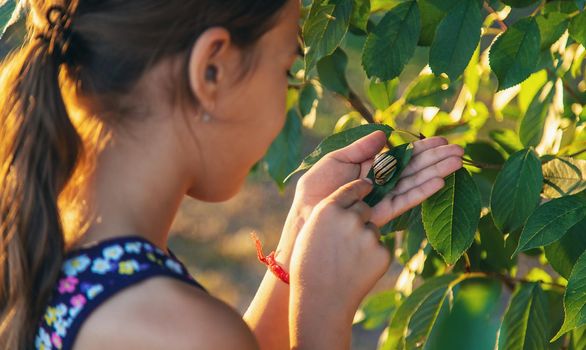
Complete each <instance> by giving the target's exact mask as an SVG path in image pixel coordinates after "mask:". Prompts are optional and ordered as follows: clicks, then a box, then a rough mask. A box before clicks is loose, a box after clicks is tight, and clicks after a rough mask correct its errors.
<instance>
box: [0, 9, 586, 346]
mask: <svg viewBox="0 0 586 350" xmlns="http://www.w3.org/2000/svg"><path fill="white" fill-rule="evenodd" d="M23 3H24V2H23ZM302 3H303V11H302V18H301V21H302V36H303V39H304V44H305V50H304V52H305V55H304V57H303V58H301V59H300V60H299V62H298V63H297V64H296V65H295V68H294V69H293V75H294V78H291V80H290V90H289V93H288V116H287V123H286V124H285V127H284V129H283V131H282V133H281V135H280V136H279V137H278V138H277V139H276V140H275V142H274V144H273V145H272V146H271V148H270V150H269V152H268V153H267V155H266V157H265V158H264V159H263V161H262V162H261V164H262V165H264V168H265V169H266V170H267V173H268V174H269V175H270V176H272V178H273V179H274V180H275V182H276V183H277V184H278V185H279V187H280V188H283V187H284V186H286V183H287V181H288V179H289V178H290V177H291V176H292V175H294V174H296V173H297V172H300V171H303V170H307V169H309V168H310V167H311V166H312V165H313V164H315V162H317V161H318V160H319V159H320V158H321V157H322V156H323V155H325V154H327V153H328V152H331V151H334V150H336V149H339V148H341V147H344V146H346V145H348V144H350V143H351V142H353V141H355V140H356V139H358V138H360V137H362V136H364V135H366V134H368V133H370V132H372V131H373V130H383V131H385V132H386V134H387V136H388V137H389V146H390V147H391V149H392V152H394V153H393V154H394V155H397V157H398V158H399V160H400V161H405V162H408V160H409V157H410V154H411V153H410V146H409V143H412V142H413V141H415V140H416V139H418V138H423V137H430V136H434V135H440V136H444V137H446V138H448V139H449V140H450V142H452V143H456V144H460V145H462V146H463V147H464V148H465V150H466V155H465V157H464V162H465V169H462V170H460V171H458V172H457V173H456V174H453V175H451V176H450V177H449V178H447V179H446V186H445V187H444V189H442V190H441V191H440V192H438V193H437V194H436V195H434V196H433V197H431V198H430V199H429V200H427V201H426V202H424V203H423V204H422V205H421V206H420V207H417V208H414V209H413V210H411V211H409V212H407V213H405V214H403V215H402V216H401V217H399V218H397V219H395V220H393V221H391V222H390V223H388V224H387V225H385V227H383V228H382V232H383V233H384V234H385V242H387V243H392V244H393V245H392V246H391V249H393V251H394V253H395V254H394V255H395V256H396V257H397V263H400V264H401V265H402V266H403V272H402V274H401V277H400V278H399V281H398V282H397V285H396V286H395V288H394V289H393V290H389V291H386V292H383V293H380V294H377V295H375V296H373V297H371V298H370V299H367V300H366V301H365V303H364V305H363V307H362V309H361V317H359V318H357V322H360V323H362V324H363V325H364V326H365V327H366V328H369V329H373V328H377V327H380V326H381V325H386V328H385V329H384V331H383V333H382V335H381V340H380V344H379V348H380V349H495V348H497V349H506V350H508V349H515V350H517V349H526V350H530V349H584V348H586V307H585V306H586V299H585V298H584V295H586V277H585V276H586V191H585V189H586V152H585V149H586V132H585V128H586V81H585V79H584V76H585V73H586V62H585V58H586V48H585V45H586V12H585V11H584V5H585V1H584V0H564V1H560V0H553V1H550V0H486V1H481V0H314V1H313V2H312V1H311V0H304V1H303V2H302ZM22 10H23V8H21V7H20V6H16V2H15V1H13V0H7V1H4V2H2V3H1V4H0V20H1V21H2V23H3V26H4V30H3V36H2V39H1V40H0V54H1V55H2V56H6V55H7V54H8V53H9V52H10V51H11V50H13V49H14V48H15V47H18V46H19V45H20V44H21V43H22V41H23V40H27V39H26V38H25V36H24V32H25V31H24V30H23V28H25V25H24V21H23V19H22V18H23V17H22V16H19V15H18V11H20V12H22ZM14 11H16V14H13V12H14ZM24 11H26V7H24ZM333 104H337V105H338V107H337V109H335V108H332V107H331V105H333ZM332 110H336V111H338V112H335V113H337V117H338V118H339V120H338V122H337V123H336V126H335V128H333V130H334V132H332V131H331V130H328V133H329V134H331V133H334V135H332V136H329V137H327V138H325V140H324V141H323V142H322V143H321V144H320V145H319V146H318V147H317V148H316V149H315V150H314V151H313V152H312V153H310V154H309V155H308V156H307V157H305V159H303V160H302V158H303V156H302V152H303V151H302V149H303V148H302V145H303V143H302V142H301V140H302V138H303V137H305V136H304V135H305V134H306V133H310V134H311V133H314V134H318V135H321V136H328V135H324V133H323V130H322V131H319V130H317V129H318V125H319V124H320V118H325V117H326V116H327V115H328V114H332V112H331V111H332ZM340 110H345V111H346V112H345V113H340V112H339V111H340ZM400 164H401V166H404V164H403V163H400ZM371 175H372V174H371ZM394 182H396V181H394ZM392 186H394V183H393V184H391V185H389V186H386V187H377V188H376V190H377V191H378V192H377V193H373V194H372V196H371V197H372V198H374V197H376V198H374V199H373V201H372V203H371V204H373V203H375V202H377V201H378V200H380V199H381V197H382V196H381V194H384V193H387V192H388V191H390V189H391V188H392ZM527 261H535V263H534V264H533V265H537V266H539V267H538V268H534V269H532V270H530V271H524V270H523V269H522V268H519V267H520V263H521V262H527ZM521 271H522V272H521ZM415 282H417V283H415ZM414 285H418V287H417V288H415V289H414V290H413V287H414ZM506 291H508V292H506ZM501 305H508V306H507V307H506V309H503V308H502V307H501Z"/></svg>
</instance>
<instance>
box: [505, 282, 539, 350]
mask: <svg viewBox="0 0 586 350" xmlns="http://www.w3.org/2000/svg"><path fill="white" fill-rule="evenodd" d="M547 311H548V300H547V296H546V295H545V293H544V292H543V290H542V289H541V286H540V285H539V283H522V284H520V286H519V288H517V290H516V291H515V293H514V294H513V297H512V298H511V302H510V304H509V307H508V308H507V311H506V313H505V317H504V319H503V323H502V325H501V329H500V335H499V347H498V348H499V350H546V349H548V345H549V344H548V339H547V336H548V331H549V327H548V321H549V320H548V312H547Z"/></svg>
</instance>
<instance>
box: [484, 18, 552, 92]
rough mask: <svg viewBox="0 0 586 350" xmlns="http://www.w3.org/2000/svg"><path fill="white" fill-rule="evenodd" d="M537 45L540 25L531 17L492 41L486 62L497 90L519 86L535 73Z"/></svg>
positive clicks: (537, 55) (522, 20) (537, 58)
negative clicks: (496, 81) (493, 76)
mask: <svg viewBox="0 0 586 350" xmlns="http://www.w3.org/2000/svg"><path fill="white" fill-rule="evenodd" d="M540 45H541V36H540V34H539V26H538V25H537V22H536V21H535V19H534V18H533V17H530V18H523V19H521V20H519V21H518V22H517V23H515V24H514V25H512V26H511V27H509V28H508V29H507V31H506V32H505V33H504V34H502V35H500V36H499V37H498V38H497V39H496V40H495V42H494V43H493V44H492V47H491V48H490V53H489V60H490V68H491V69H492V71H493V72H494V73H495V74H496V76H497V78H498V81H499V87H498V90H503V89H507V88H510V87H511V86H514V85H517V84H519V83H521V82H522V81H523V80H525V79H527V78H528V77H529V76H530V75H531V73H533V72H534V71H535V68H536V67H537V63H538V60H539V51H540Z"/></svg>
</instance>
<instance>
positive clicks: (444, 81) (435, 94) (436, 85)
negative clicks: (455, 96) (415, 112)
mask: <svg viewBox="0 0 586 350" xmlns="http://www.w3.org/2000/svg"><path fill="white" fill-rule="evenodd" d="M452 92H453V89H452V88H451V87H450V79H448V78H447V77H445V76H439V77H437V76H435V75H433V74H426V75H421V76H419V77H418V78H417V80H416V81H415V82H414V84H412V85H411V86H410V87H408V88H407V91H406V92H405V100H406V102H407V103H408V104H411V105H415V106H422V107H433V106H439V105H441V104H442V103H443V102H444V101H445V100H446V99H447V98H448V97H449V96H450V95H451V94H452Z"/></svg>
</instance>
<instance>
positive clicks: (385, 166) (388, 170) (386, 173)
mask: <svg viewBox="0 0 586 350" xmlns="http://www.w3.org/2000/svg"><path fill="white" fill-rule="evenodd" d="M372 169H373V171H374V182H375V183H376V184H377V185H379V186H380V185H384V184H385V183H387V182H388V181H389V180H390V179H391V177H392V176H393V174H394V173H395V171H396V170H397V158H395V157H393V156H392V155H390V154H388V153H380V154H377V155H376V157H374V163H373V165H372Z"/></svg>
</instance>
